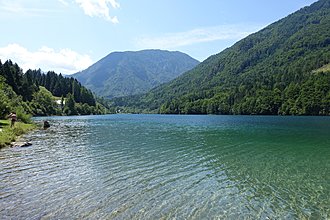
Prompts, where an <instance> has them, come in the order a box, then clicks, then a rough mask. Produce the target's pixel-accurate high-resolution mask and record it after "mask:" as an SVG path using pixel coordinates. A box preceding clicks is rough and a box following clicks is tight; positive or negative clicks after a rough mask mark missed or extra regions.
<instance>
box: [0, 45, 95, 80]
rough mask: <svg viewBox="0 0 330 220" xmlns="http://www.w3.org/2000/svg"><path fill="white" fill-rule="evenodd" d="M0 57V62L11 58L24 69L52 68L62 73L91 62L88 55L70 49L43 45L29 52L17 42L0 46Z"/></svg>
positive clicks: (82, 67)
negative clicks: (56, 48) (57, 49)
mask: <svg viewBox="0 0 330 220" xmlns="http://www.w3.org/2000/svg"><path fill="white" fill-rule="evenodd" d="M0 59H1V61H2V62H4V61H6V60H8V59H11V60H12V61H13V62H16V63H17V64H18V65H19V66H20V67H21V68H23V70H24V71H26V70H28V69H39V68H40V69H42V70H43V71H50V70H52V71H55V72H57V73H63V74H73V73H76V72H78V71H81V70H84V69H86V68H87V67H89V66H90V65H92V64H93V61H92V60H91V58H90V57H89V56H88V55H86V54H79V53H78V52H75V51H73V50H71V49H61V50H59V51H55V50H54V49H52V48H49V47H45V46H44V47H41V48H40V49H39V50H37V51H34V52H31V51H29V50H27V49H26V48H24V47H22V46H20V45H19V44H9V45H7V46H6V47H2V48H0Z"/></svg>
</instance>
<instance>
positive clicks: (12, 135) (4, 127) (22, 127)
mask: <svg viewBox="0 0 330 220" xmlns="http://www.w3.org/2000/svg"><path fill="white" fill-rule="evenodd" d="M35 127H36V126H35V125H34V124H24V123H22V122H16V123H15V126H14V127H13V128H11V127H10V121H9V120H0V129H1V131H0V148H2V147H6V146H9V145H10V144H11V142H13V141H15V140H17V138H18V137H19V136H20V135H22V134H25V133H27V132H28V131H31V130H33V129H34V128H35Z"/></svg>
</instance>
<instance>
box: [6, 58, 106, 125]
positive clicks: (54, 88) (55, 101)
mask: <svg viewBox="0 0 330 220" xmlns="http://www.w3.org/2000/svg"><path fill="white" fill-rule="evenodd" d="M0 88H1V90H0V118H4V117H5V116H6V115H8V113H9V112H10V111H16V112H17V114H18V116H19V118H21V119H23V118H24V117H26V116H27V115H28V114H31V115H76V114H102V113H105V112H106V111H107V110H106V108H105V107H104V106H103V105H101V104H99V103H97V102H96V100H95V98H94V96H93V94H92V92H91V91H90V90H88V89H86V88H85V87H83V86H82V85H81V84H80V83H79V82H78V81H77V80H76V79H74V78H65V77H63V76H62V75H61V74H60V75H57V74H56V73H54V72H48V73H47V74H44V73H42V72H41V70H28V71H27V72H26V73H23V71H22V69H21V68H20V67H19V66H18V64H16V63H13V62H12V61H10V60H8V61H6V62H5V63H4V64H2V62H1V60H0Z"/></svg>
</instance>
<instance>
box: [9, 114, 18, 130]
mask: <svg viewBox="0 0 330 220" xmlns="http://www.w3.org/2000/svg"><path fill="white" fill-rule="evenodd" d="M8 117H9V118H10V120H11V124H10V127H11V128H12V127H14V126H15V122H16V121H17V115H16V112H12V113H10V114H9V116H8Z"/></svg>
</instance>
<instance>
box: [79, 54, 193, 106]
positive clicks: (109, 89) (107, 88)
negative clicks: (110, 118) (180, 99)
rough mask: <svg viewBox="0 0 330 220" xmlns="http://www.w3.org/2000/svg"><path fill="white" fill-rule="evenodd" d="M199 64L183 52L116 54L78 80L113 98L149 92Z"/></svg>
mask: <svg viewBox="0 0 330 220" xmlns="http://www.w3.org/2000/svg"><path fill="white" fill-rule="evenodd" d="M198 63H199V62H198V61H197V60H195V59H193V58H191V57H189V56H188V55H186V54H184V53H181V52H169V51H162V50H143V51H136V52H114V53H111V54H109V55H108V56H106V57H104V58H103V59H101V60H100V61H98V62H97V63H95V64H93V65H92V66H91V67H89V68H88V69H86V70H84V71H82V72H79V73H76V74H74V77H75V78H77V79H78V80H79V81H80V82H81V83H82V84H83V85H85V86H86V87H87V88H89V89H92V90H93V91H94V92H95V93H96V94H98V95H100V96H103V97H108V98H113V97H121V96H127V95H133V94H140V93H144V92H147V91H148V90H150V89H151V88H154V87H155V86H158V85H160V84H161V83H165V82H168V81H170V80H172V79H174V78H175V77H177V76H179V75H180V74H182V73H184V72H186V71H187V70H190V69H192V68H193V67H195V66H196V65H197V64H198ZM76 101H77V100H76Z"/></svg>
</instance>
